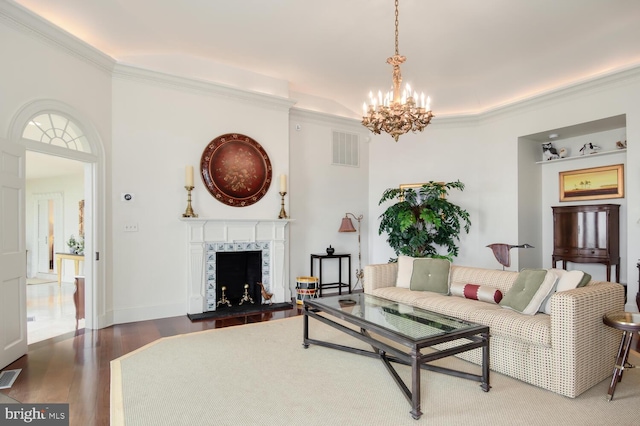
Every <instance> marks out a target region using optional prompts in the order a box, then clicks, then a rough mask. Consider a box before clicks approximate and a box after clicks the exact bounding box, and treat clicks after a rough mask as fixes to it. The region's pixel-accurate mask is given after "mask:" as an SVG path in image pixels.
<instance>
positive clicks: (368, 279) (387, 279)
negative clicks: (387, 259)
mask: <svg viewBox="0 0 640 426" xmlns="http://www.w3.org/2000/svg"><path fill="white" fill-rule="evenodd" d="M397 277H398V264H397V263H381V264H377V265H367V266H365V267H364V292H365V293H367V294H371V292H372V291H373V290H375V289H377V288H383V287H394V286H395V285H396V279H397Z"/></svg>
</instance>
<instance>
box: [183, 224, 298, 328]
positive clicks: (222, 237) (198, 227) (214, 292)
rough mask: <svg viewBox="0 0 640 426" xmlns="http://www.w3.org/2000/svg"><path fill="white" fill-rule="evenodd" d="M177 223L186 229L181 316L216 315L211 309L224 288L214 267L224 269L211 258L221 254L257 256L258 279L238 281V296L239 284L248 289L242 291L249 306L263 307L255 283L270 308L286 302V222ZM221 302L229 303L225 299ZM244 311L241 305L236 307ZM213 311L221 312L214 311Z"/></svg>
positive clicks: (288, 290) (288, 293) (288, 298)
mask: <svg viewBox="0 0 640 426" xmlns="http://www.w3.org/2000/svg"><path fill="white" fill-rule="evenodd" d="M180 220H181V221H182V222H184V223H185V224H186V225H187V265H188V268H187V282H188V289H187V291H188V294H187V302H188V303H187V314H189V315H195V314H203V313H208V312H215V311H216V310H217V309H218V307H217V306H216V305H217V303H218V301H219V299H220V295H221V287H222V286H225V287H230V286H228V285H227V284H228V283H227V282H225V283H222V282H218V276H217V272H218V271H217V270H218V267H219V266H221V265H223V264H224V263H225V262H218V261H217V255H218V254H219V253H221V252H224V253H232V252H259V253H260V254H261V264H260V271H261V275H260V274H259V275H260V276H259V277H258V278H254V277H247V278H246V279H240V281H244V282H242V283H241V284H242V287H241V290H242V292H244V285H245V284H248V285H249V286H250V287H251V288H249V289H248V291H249V294H250V295H251V297H252V298H253V300H254V303H255V305H258V306H264V305H263V303H264V301H263V300H262V298H261V292H260V288H259V286H257V285H256V283H257V282H261V283H262V284H263V285H264V287H265V291H266V292H268V293H270V294H272V295H273V296H272V298H271V300H270V302H273V304H274V305H276V304H281V303H288V302H290V301H291V297H292V290H291V287H292V286H291V283H290V282H289V279H288V273H287V271H288V262H289V261H288V259H289V255H288V245H287V237H288V231H287V229H286V228H287V225H288V224H289V222H290V221H291V219H265V220H263V219H212V218H209V219H207V218H181V219H180ZM223 267H224V266H223ZM234 291H235V290H234ZM227 297H230V295H229V293H227ZM234 297H237V295H236V296H234ZM238 303H239V302H238ZM246 305H247V302H245V303H243V305H241V306H243V307H244V306H246ZM224 306H225V307H226V304H225V305H224ZM219 309H226V308H223V307H222V305H220V307H219Z"/></svg>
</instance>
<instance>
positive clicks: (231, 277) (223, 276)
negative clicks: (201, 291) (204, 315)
mask: <svg viewBox="0 0 640 426" xmlns="http://www.w3.org/2000/svg"><path fill="white" fill-rule="evenodd" d="M259 282H262V252H261V251H232V252H217V253H216V308H218V309H220V308H221V307H222V306H226V307H227V308H233V307H237V306H240V305H243V304H245V303H246V304H252V305H253V304H258V305H259V304H262V295H261V293H260V286H259V285H258V283H259ZM223 287H224V296H225V299H224V301H223V299H222V288H223ZM221 301H222V303H221Z"/></svg>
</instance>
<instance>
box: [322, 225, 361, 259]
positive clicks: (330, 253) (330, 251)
mask: <svg viewBox="0 0 640 426" xmlns="http://www.w3.org/2000/svg"><path fill="white" fill-rule="evenodd" d="M351 227H352V228H353V224H351ZM341 228H342V227H341ZM354 231H355V229H354ZM342 232H345V231H342ZM349 232H351V231H349ZM335 252H336V249H334V248H333V247H331V245H329V247H327V254H328V255H329V256H331V255H332V254H333V253H335Z"/></svg>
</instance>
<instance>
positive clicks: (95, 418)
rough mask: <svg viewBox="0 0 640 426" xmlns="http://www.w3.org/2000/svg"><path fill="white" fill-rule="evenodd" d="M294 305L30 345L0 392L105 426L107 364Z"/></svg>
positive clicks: (83, 423)
mask: <svg viewBox="0 0 640 426" xmlns="http://www.w3.org/2000/svg"><path fill="white" fill-rule="evenodd" d="M298 306H299V305H296V306H294V308H293V309H289V310H285V311H276V312H266V313H261V314H255V315H248V316H243V317H236V318H227V319H217V320H202V321H197V322H191V321H190V320H189V319H188V318H187V317H186V315H185V316H181V317H173V318H163V319H158V320H153V321H144V322H136V323H129V324H119V325H115V326H112V327H109V328H104V329H101V330H86V329H82V330H78V331H77V332H72V333H67V334H64V335H61V336H58V337H55V338H52V339H48V340H44V341H41V342H38V343H34V344H32V345H29V351H28V353H27V354H26V355H25V356H23V357H22V358H20V359H18V360H17V361H15V362H14V363H13V364H10V365H9V366H7V367H6V368H5V369H7V370H10V369H16V368H21V369H22V372H21V373H20V375H19V376H18V378H17V380H16V381H15V383H14V384H13V386H12V387H11V388H10V389H5V390H1V391H0V392H2V393H3V394H5V395H7V396H9V397H11V398H13V399H15V400H17V401H20V402H24V403H55V402H61V403H69V418H70V425H72V426H92V425H105V426H106V425H109V389H110V361H111V360H113V359H115V358H118V357H120V356H122V355H124V354H126V353H129V352H131V351H133V350H135V349H138V348H140V347H142V346H144V345H146V344H148V343H151V342H153V341H155V340H157V339H159V338H161V337H166V336H173V335H177V334H184V333H191V332H194V331H202V330H209V329H213V328H222V327H230V326H234V325H240V324H248V323H255V322H262V321H270V320H276V319H282V318H288V317H293V316H297V315H301V314H302V309H301V308H300V307H298ZM301 336H302V335H301ZM301 338H302V337H301Z"/></svg>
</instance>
